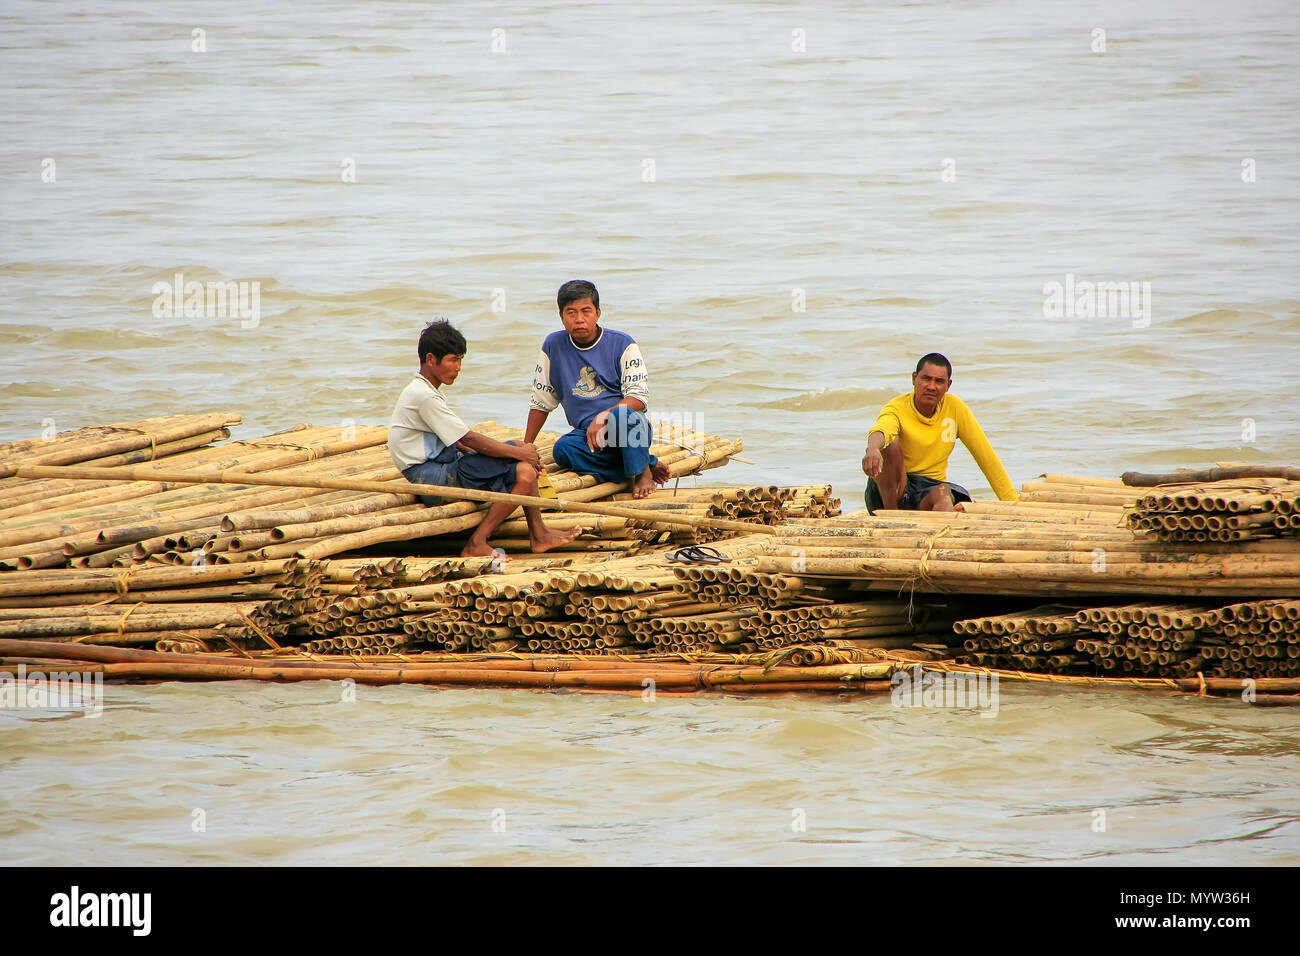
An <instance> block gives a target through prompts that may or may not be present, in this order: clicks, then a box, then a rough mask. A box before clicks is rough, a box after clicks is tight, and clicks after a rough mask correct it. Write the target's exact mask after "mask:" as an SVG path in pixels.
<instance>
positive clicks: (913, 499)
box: [862, 352, 1019, 514]
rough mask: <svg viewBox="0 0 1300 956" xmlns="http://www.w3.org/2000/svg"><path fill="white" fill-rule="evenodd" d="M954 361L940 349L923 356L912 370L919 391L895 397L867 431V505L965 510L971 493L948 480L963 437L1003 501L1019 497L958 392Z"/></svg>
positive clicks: (873, 509) (871, 508) (864, 464)
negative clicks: (955, 391) (954, 385)
mask: <svg viewBox="0 0 1300 956" xmlns="http://www.w3.org/2000/svg"><path fill="white" fill-rule="evenodd" d="M950 385H952V363H951V362H949V361H948V360H947V359H946V358H944V357H943V356H942V355H940V354H939V353H938V352H931V353H930V354H929V355H925V356H922V358H921V360H920V361H919V362H917V363H916V371H915V372H913V373H912V386H913V390H912V391H911V392H909V393H905V394H903V395H899V396H898V397H897V398H893V399H890V401H889V402H887V403H886V404H885V407H884V408H882V409H881V410H880V415H879V417H878V418H877V419H876V424H875V425H873V426H871V432H870V434H868V435H867V453H866V455H864V456H863V458H862V470H863V472H865V473H866V475H867V478H868V481H867V491H866V502H867V510H868V511H870V512H872V513H873V514H874V513H875V512H876V511H877V510H879V509H881V508H890V509H897V508H902V509H907V510H911V511H954V510H956V511H962V510H964V509H963V508H962V506H961V503H962V502H964V501H970V500H971V496H970V492H968V491H967V490H966V489H965V488H963V487H962V486H961V485H957V484H953V483H952V482H950V481H948V458H949V456H951V455H952V450H953V449H954V448H956V447H957V441H958V439H960V440H961V443H962V444H963V445H965V446H966V448H967V450H969V451H970V453H971V457H973V458H974V459H975V462H976V464H978V465H979V466H980V470H981V471H982V472H984V477H985V478H987V479H988V481H989V484H990V485H991V486H992V487H993V490H994V491H995V492H996V493H997V496H998V498H1000V499H1001V500H1002V501H1017V500H1019V496H1018V495H1017V494H1016V490H1015V488H1013V487H1012V485H1011V479H1010V478H1009V477H1007V472H1006V469H1005V468H1003V467H1002V462H1000V461H999V460H998V456H997V455H996V454H995V453H994V451H993V446H991V445H990V444H989V440H988V439H987V438H985V437H984V429H982V428H980V425H979V422H977V421H976V420H975V416H974V415H973V414H971V410H970V409H969V408H967V407H966V403H965V402H963V401H962V400H961V399H960V398H958V397H957V396H956V395H949V394H948V387H949V386H950Z"/></svg>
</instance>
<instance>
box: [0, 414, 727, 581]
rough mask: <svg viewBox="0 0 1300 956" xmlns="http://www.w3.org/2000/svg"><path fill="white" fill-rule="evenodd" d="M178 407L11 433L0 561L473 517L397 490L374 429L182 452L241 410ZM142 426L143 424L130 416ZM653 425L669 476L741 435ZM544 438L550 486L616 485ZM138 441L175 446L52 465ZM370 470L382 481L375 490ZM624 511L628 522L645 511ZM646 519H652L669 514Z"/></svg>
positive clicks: (419, 529) (67, 558) (264, 553)
mask: <svg viewBox="0 0 1300 956" xmlns="http://www.w3.org/2000/svg"><path fill="white" fill-rule="evenodd" d="M175 418H176V419H177V420H175V421H173V420H172V419H171V418H169V419H159V420H150V422H139V423H129V424H128V425H122V426H112V428H115V429H131V430H127V431H124V432H123V435H124V437H115V438H112V439H109V440H107V441H105V440H100V438H99V436H98V432H93V433H92V434H91V435H89V436H88V438H87V439H86V440H82V441H78V442H72V441H71V440H70V439H69V440H68V441H66V442H62V443H59V442H56V443H54V444H56V445H58V447H57V448H56V449H55V450H54V451H48V450H45V449H42V448H41V447H39V445H33V446H32V447H28V446H29V445H31V444H32V443H18V445H19V447H18V448H17V449H16V451H15V463H14V464H13V465H12V466H11V465H10V464H9V463H8V461H6V470H5V471H3V472H0V474H9V475H11V476H12V475H16V474H17V473H19V472H21V473H22V474H23V475H24V476H27V477H10V478H5V479H3V480H2V481H0V570H14V569H23V570H27V569H34V568H53V567H63V566H72V567H91V568H98V567H133V566H138V565H142V564H159V563H162V564H172V565H177V566H179V565H182V564H195V565H198V564H234V563H241V562H246V561H265V560H275V559H279V558H284V557H289V556H293V555H297V556H301V557H306V558H324V557H330V556H333V555H336V554H341V553H344V552H347V551H351V550H356V549H358V548H363V547H366V546H369V545H374V544H380V543H386V542H397V541H409V540H413V539H416V538H424V537H429V536H433V535H455V534H461V533H464V532H466V531H467V530H469V529H471V528H473V527H474V526H476V525H477V524H478V523H479V521H480V520H481V518H482V516H481V514H480V513H479V505H478V504H477V502H476V501H454V502H451V503H449V504H446V505H443V506H441V507H437V508H427V507H425V506H424V505H422V504H420V503H419V502H418V501H417V499H416V497H415V495H414V494H413V493H408V492H406V490H405V489H406V488H407V487H410V486H409V485H407V484H406V483H405V482H404V481H402V480H401V476H400V475H399V474H398V473H397V471H396V469H395V468H394V467H393V464H392V462H391V460H390V458H389V455H388V451H387V448H386V447H385V442H386V440H387V429H386V428H383V427H364V426H349V427H347V428H317V427H312V426H305V425H304V426H298V427H297V428H295V429H292V430H289V431H287V432H279V433H276V434H274V435H269V436H266V437H265V438H262V439H258V440H255V441H248V442H233V443H230V444H226V445H219V446H214V447H211V448H202V449H196V450H191V451H183V450H178V449H173V448H172V446H171V445H169V443H172V442H174V441H177V440H179V438H184V437H185V436H189V437H190V438H191V439H192V440H193V441H198V440H199V438H202V439H203V440H204V443H207V442H209V441H211V440H212V439H213V437H214V436H215V435H216V433H217V432H221V434H222V435H224V434H227V433H226V432H224V430H223V429H224V423H230V422H232V421H238V416H232V415H230V414H229V413H219V414H216V415H208V416H176V417H175ZM146 425H147V426H149V427H150V428H152V431H146V430H144V429H136V428H135V426H146ZM658 427H659V429H660V432H661V433H662V437H663V443H661V444H658V445H655V446H652V451H654V452H655V453H656V454H658V455H659V458H660V460H661V461H662V462H664V463H665V464H666V465H667V466H668V468H669V470H670V471H671V473H672V474H673V475H675V476H679V477H680V476H683V475H689V474H695V473H698V472H699V471H702V470H705V469H708V468H715V467H718V466H720V465H723V464H725V463H726V462H727V460H728V459H729V458H730V456H731V455H733V454H735V453H736V452H738V451H739V450H740V448H741V442H740V440H739V439H736V440H727V439H722V438H718V437H716V436H709V435H702V434H699V433H696V432H693V431H688V430H683V429H681V428H680V427H677V428H674V427H672V426H668V425H659V426H658ZM475 429H476V430H478V431H481V432H483V433H485V434H488V435H491V436H492V437H496V438H501V439H518V438H520V437H521V433H520V432H519V431H518V430H515V429H508V428H504V427H502V426H499V425H497V424H495V423H493V422H487V423H483V424H480V425H476V426H475ZM555 437H556V436H554V435H541V436H539V437H538V441H537V444H538V449H539V452H541V454H542V457H543V460H544V461H545V462H547V463H548V473H549V474H550V476H551V481H552V484H553V485H554V487H555V488H556V490H557V491H558V492H561V493H563V494H565V495H566V496H567V498H568V499H569V500H570V501H575V502H583V501H593V500H595V499H599V498H606V497H609V496H610V495H613V494H615V493H617V492H619V491H622V490H624V487H625V486H623V485H619V484H599V483H597V481H596V479H595V478H594V477H592V476H589V475H588V476H583V475H575V474H573V473H571V472H565V471H560V470H557V469H556V466H555V465H554V462H553V460H552V458H551V451H550V450H551V446H552V445H553V444H554V441H555ZM133 443H134V444H133ZM141 443H143V444H144V445H145V446H148V447H150V448H151V449H158V448H163V449H165V450H168V451H171V450H176V453H175V454H172V455H171V457H170V458H169V460H168V462H167V468H166V469H165V470H162V469H157V468H153V467H151V468H139V467H131V468H122V467H117V468H114V469H99V468H98V467H96V468H93V469H92V468H89V467H88V466H85V465H84V464H83V465H79V466H76V467H60V468H53V467H51V465H52V464H53V463H57V464H59V465H67V464H68V463H70V462H85V461H87V460H92V462H93V464H94V465H95V466H100V465H103V464H105V462H103V461H93V459H94V457H95V456H97V455H100V454H101V453H102V452H104V451H106V450H116V449H119V448H126V447H128V446H129V447H138V446H139V445H140V444H141ZM151 443H152V444H151ZM65 446H66V447H65ZM113 464H115V465H119V466H120V465H123V464H125V462H122V461H114V462H113ZM232 475H233V476H234V477H235V479H236V481H235V483H231V476H232ZM190 476H192V477H190ZM124 478H125V479H134V480H123V479H124ZM187 478H188V481H187ZM241 480H242V481H241ZM367 482H386V483H390V484H386V485H381V486H380V487H379V488H376V487H373V486H372V485H367ZM264 485H265V486H266V487H263V486H264ZM466 496H467V497H473V493H467V495H466ZM638 504H640V503H638ZM622 510H623V511H625V512H627V513H628V514H630V515H631V517H632V518H633V519H638V520H639V518H640V515H641V513H642V511H641V510H637V511H636V512H635V513H632V512H630V511H628V509H622ZM687 523H688V524H690V525H692V526H694V525H697V524H699V522H689V521H688V522H687ZM704 523H705V524H707V523H708V522H704ZM647 527H649V528H652V529H655V530H656V531H662V530H663V528H664V527H666V525H664V523H663V522H649V523H648V524H647ZM641 543H642V539H641V538H638V539H636V544H637V546H640V544H641Z"/></svg>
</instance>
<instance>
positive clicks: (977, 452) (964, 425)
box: [957, 403, 1020, 501]
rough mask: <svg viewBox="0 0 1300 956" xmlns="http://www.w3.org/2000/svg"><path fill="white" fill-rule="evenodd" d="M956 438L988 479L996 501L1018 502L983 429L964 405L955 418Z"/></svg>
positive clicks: (1013, 487) (1017, 496) (1017, 497)
mask: <svg viewBox="0 0 1300 956" xmlns="http://www.w3.org/2000/svg"><path fill="white" fill-rule="evenodd" d="M957 437H958V438H959V439H961V443H962V444H963V445H965V446H966V449H967V451H969V452H970V454H971V457H972V458H974V459H975V464H977V465H979V466H980V471H982V472H984V477H985V478H987V479H988V482H989V485H990V486H991V487H992V488H993V491H994V493H995V494H996V495H997V496H998V499H999V500H1001V501H1019V500H1020V496H1019V495H1018V494H1016V489H1015V486H1014V485H1012V484H1011V476H1010V475H1008V474H1007V470H1006V469H1005V468H1003V467H1002V462H1001V461H1000V460H999V459H998V456H997V453H996V452H995V451H994V450H993V446H992V445H990V444H989V440H988V437H987V436H986V435H985V434H984V429H982V428H980V423H979V422H977V421H976V420H975V415H974V413H973V412H972V411H971V410H970V409H969V408H968V407H966V405H965V404H964V403H963V404H962V410H961V414H960V415H958V417H957Z"/></svg>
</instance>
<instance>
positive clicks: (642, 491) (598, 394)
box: [524, 279, 671, 498]
mask: <svg viewBox="0 0 1300 956" xmlns="http://www.w3.org/2000/svg"><path fill="white" fill-rule="evenodd" d="M556 305H557V306H559V309H560V321H562V322H563V323H564V329H563V330H562V331H557V332H552V333H551V334H550V335H548V336H547V337H546V341H544V342H543V343H542V352H541V355H540V356H539V357H538V359H537V369H536V371H535V372H534V374H533V397H532V401H531V402H530V403H529V406H528V427H527V428H526V429H525V430H524V443H525V444H531V443H532V442H533V441H534V440H535V439H536V438H537V433H538V432H540V431H541V430H542V425H544V424H545V423H546V417H547V416H548V415H549V414H550V413H551V412H552V411H554V410H555V408H556V407H557V406H559V405H563V406H564V414H565V417H566V418H568V420H569V424H570V425H571V426H572V427H573V431H571V432H569V433H568V434H567V435H562V436H561V437H560V440H559V441H557V442H556V443H555V449H554V451H553V452H552V454H553V455H554V456H555V461H556V462H557V463H558V464H559V465H561V466H562V467H564V468H568V469H569V470H570V471H574V472H577V473H578V474H581V475H595V476H596V477H597V478H599V479H600V480H601V481H602V482H604V481H616V482H623V481H631V482H632V497H634V498H644V497H645V496H646V495H648V494H650V492H652V491H654V487H655V483H656V482H658V483H659V484H662V483H663V482H665V481H667V480H668V479H669V478H670V477H671V473H670V472H669V470H668V466H667V465H662V464H660V463H659V461H658V460H657V459H656V458H655V457H654V455H652V454H650V439H651V437H652V436H651V428H650V422H649V421H648V420H647V419H646V417H645V415H644V412H645V410H646V402H647V400H648V399H649V397H650V390H649V386H648V376H647V375H646V368H645V361H644V360H643V359H642V358H641V350H640V349H639V348H638V347H637V344H636V342H635V341H633V339H632V336H630V335H628V334H627V333H626V332H617V331H615V330H614V329H602V328H601V327H600V293H599V292H597V291H596V287H595V286H594V285H592V284H591V283H590V282H587V281H586V280H585V279H572V280H570V281H569V282H566V283H564V285H562V286H560V291H559V293H558V295H556Z"/></svg>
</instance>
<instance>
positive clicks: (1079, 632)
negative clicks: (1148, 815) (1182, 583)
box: [954, 600, 1300, 677]
mask: <svg viewBox="0 0 1300 956" xmlns="http://www.w3.org/2000/svg"><path fill="white" fill-rule="evenodd" d="M954 630H956V631H957V633H959V634H964V635H966V640H965V644H964V646H965V649H966V651H967V652H968V655H967V656H966V657H965V658H963V660H964V661H965V662H967V663H971V664H979V665H982V666H986V667H996V668H1007V667H1012V668H1017V669H1020V670H1028V671H1036V672H1039V673H1083V672H1090V673H1096V672H1099V671H1100V672H1117V673H1120V674H1131V675H1134V676H1144V677H1190V676H1192V675H1194V674H1197V673H1201V674H1206V675H1210V676H1221V677H1296V676H1300V601H1295V600H1268V601H1250V602H1244V603H1238V604H1230V605H1226V606H1217V607H1216V606H1215V605H1213V604H1206V603H1204V602H1191V603H1178V604H1159V603H1149V602H1148V603H1135V604H1126V605H1122V606H1105V607H1084V608H1075V607H1070V606H1059V605H1058V606H1048V607H1040V608H1033V609H1031V610H1028V611H1021V612H1015V613H1011V614H1001V615H994V616H989V617H983V618H972V619H968V620H964V621H958V622H957V623H956V624H955V625H954Z"/></svg>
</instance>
